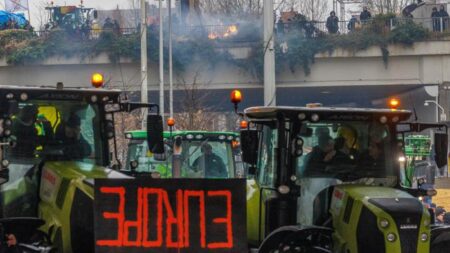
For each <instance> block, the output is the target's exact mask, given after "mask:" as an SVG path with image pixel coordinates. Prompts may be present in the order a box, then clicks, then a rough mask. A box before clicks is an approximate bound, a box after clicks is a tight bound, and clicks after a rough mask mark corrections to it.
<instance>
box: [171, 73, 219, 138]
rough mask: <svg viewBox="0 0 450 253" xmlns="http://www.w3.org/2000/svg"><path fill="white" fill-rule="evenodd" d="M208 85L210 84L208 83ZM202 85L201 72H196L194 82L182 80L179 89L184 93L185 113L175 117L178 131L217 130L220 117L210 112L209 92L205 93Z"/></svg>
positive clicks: (183, 106) (183, 104)
mask: <svg viewBox="0 0 450 253" xmlns="http://www.w3.org/2000/svg"><path fill="white" fill-rule="evenodd" d="M206 85H208V83H206ZM203 86H204V85H203V84H201V83H200V72H199V71H196V72H195V74H194V76H193V79H192V82H187V81H186V80H185V79H184V78H181V80H180V82H179V89H181V90H182V91H183V98H182V104H181V105H182V108H183V112H180V113H177V114H176V115H175V119H176V122H177V123H176V127H177V129H183V130H217V129H215V128H216V125H217V120H218V117H217V116H218V115H217V114H216V113H213V112H210V111H209V110H208V108H207V106H206V105H205V100H206V97H208V95H209V94H208V92H205V91H204V90H203V89H202V87H203Z"/></svg>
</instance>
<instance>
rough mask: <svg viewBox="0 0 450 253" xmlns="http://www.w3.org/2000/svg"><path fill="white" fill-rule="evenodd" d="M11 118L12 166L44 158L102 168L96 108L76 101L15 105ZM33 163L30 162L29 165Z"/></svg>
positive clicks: (9, 155)
mask: <svg viewBox="0 0 450 253" xmlns="http://www.w3.org/2000/svg"><path fill="white" fill-rule="evenodd" d="M16 109H17V111H16V112H15V113H14V114H13V116H12V122H13V123H12V129H11V133H12V140H13V141H14V142H15V145H14V146H13V147H11V148H9V149H8V150H7V152H6V156H7V159H8V160H9V161H10V162H12V163H16V162H17V163H22V162H27V161H35V160H36V159H42V158H44V157H45V158H46V159H49V160H64V161H85V162H89V163H92V164H99V165H102V164H103V149H104V141H103V140H102V138H101V131H100V129H101V124H100V122H101V120H102V119H101V117H100V115H99V111H98V106H97V105H93V104H88V103H80V101H51V102H49V101H45V102H40V101H29V102H24V103H19V105H18V108H16ZM33 163H34V162H33Z"/></svg>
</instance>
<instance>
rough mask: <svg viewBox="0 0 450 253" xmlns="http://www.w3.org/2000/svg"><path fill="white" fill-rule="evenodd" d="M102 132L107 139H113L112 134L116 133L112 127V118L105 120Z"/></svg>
mask: <svg viewBox="0 0 450 253" xmlns="http://www.w3.org/2000/svg"><path fill="white" fill-rule="evenodd" d="M104 133H105V134H106V138H108V140H111V139H113V138H114V136H115V135H116V134H115V129H114V122H113V121H112V120H106V123H105V132H104Z"/></svg>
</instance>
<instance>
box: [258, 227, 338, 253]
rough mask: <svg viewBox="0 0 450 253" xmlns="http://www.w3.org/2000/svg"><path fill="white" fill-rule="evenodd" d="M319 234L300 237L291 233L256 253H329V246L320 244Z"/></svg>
mask: <svg viewBox="0 0 450 253" xmlns="http://www.w3.org/2000/svg"><path fill="white" fill-rule="evenodd" d="M322 236H324V237H326V235H320V234H319V233H314V234H311V235H310V236H307V237H300V238H299V236H298V233H295V232H292V233H289V234H287V235H285V237H284V238H283V240H282V241H281V242H280V243H278V244H272V247H270V249H268V248H265V249H263V250H260V251H259V252H258V253H331V249H330V247H329V246H327V245H324V244H323V243H321V242H320V241H321V237H322Z"/></svg>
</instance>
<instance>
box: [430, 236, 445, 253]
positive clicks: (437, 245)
mask: <svg viewBox="0 0 450 253" xmlns="http://www.w3.org/2000/svg"><path fill="white" fill-rule="evenodd" d="M449 249H450V231H449V232H444V233H442V234H440V235H439V236H438V237H436V239H434V240H433V241H432V242H431V249H430V253H448V252H449Z"/></svg>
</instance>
